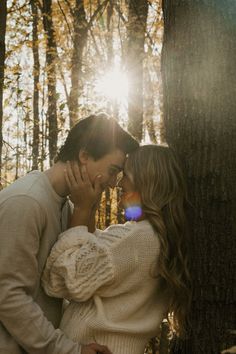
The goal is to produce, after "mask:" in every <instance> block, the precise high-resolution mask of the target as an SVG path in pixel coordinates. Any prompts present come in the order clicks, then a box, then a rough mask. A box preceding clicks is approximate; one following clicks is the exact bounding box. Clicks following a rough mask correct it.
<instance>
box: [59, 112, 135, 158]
mask: <svg viewBox="0 0 236 354" xmlns="http://www.w3.org/2000/svg"><path fill="white" fill-rule="evenodd" d="M138 146H139V143H138V142H137V140H135V139H134V138H133V137H132V136H131V135H130V134H129V133H127V132H126V131H125V130H124V129H122V128H121V127H120V125H119V124H118V122H117V121H116V120H115V119H114V118H110V117H108V116H107V115H106V114H104V113H100V114H98V115H90V116H89V117H87V118H84V119H82V120H80V121H79V122H78V123H77V124H76V125H75V126H74V127H73V128H72V129H71V130H70V131H69V134H68V136H67V138H66V141H65V143H64V144H63V145H62V147H61V148H60V150H59V152H58V154H57V156H56V157H55V162H57V161H62V162H66V161H72V160H77V159H78V154H79V151H80V150H81V149H84V150H85V151H87V153H88V154H89V155H90V156H91V157H92V158H93V159H94V160H99V159H100V158H102V157H103V156H105V155H106V154H108V153H110V152H111V151H112V150H114V149H119V150H121V151H123V152H124V153H125V154H127V153H129V152H131V151H133V150H135V149H137V148H138Z"/></svg>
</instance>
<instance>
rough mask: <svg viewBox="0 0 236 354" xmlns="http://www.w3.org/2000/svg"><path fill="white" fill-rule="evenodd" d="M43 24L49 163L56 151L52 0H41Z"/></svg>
mask: <svg viewBox="0 0 236 354" xmlns="http://www.w3.org/2000/svg"><path fill="white" fill-rule="evenodd" d="M43 26H44V31H45V33H46V36H47V49H46V62H47V86H48V111H47V119H48V123H49V124H48V126H49V132H48V139H49V158H50V164H52V162H53V159H54V157H55V155H56V152H57V136H58V126H57V91H56V83H57V78H56V58H57V46H56V40H55V33H54V26H53V21H52V0H43Z"/></svg>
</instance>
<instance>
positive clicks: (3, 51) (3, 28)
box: [0, 0, 7, 189]
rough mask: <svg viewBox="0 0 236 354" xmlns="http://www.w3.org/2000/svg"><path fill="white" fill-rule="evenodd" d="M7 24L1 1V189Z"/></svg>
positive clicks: (2, 0) (4, 8)
mask: <svg viewBox="0 0 236 354" xmlns="http://www.w3.org/2000/svg"><path fill="white" fill-rule="evenodd" d="M6 24H7V0H1V1H0V189H1V172H2V146H3V136H2V125H3V83H4V63H5V55H6V47H5V35H6Z"/></svg>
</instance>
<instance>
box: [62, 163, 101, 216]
mask: <svg viewBox="0 0 236 354" xmlns="http://www.w3.org/2000/svg"><path fill="white" fill-rule="evenodd" d="M65 178H66V182H67V185H68V188H69V191H70V199H71V201H72V202H73V203H74V205H75V207H78V208H79V209H83V210H84V209H90V210H91V209H93V208H95V207H96V205H98V203H99V201H100V198H101V193H102V188H101V182H100V180H101V176H100V175H98V176H97V177H96V179H95V182H94V185H93V184H92V183H91V181H90V179H89V176H88V172H87V169H86V167H85V166H82V167H81V169H80V168H79V166H78V164H77V163H72V162H69V161H68V162H67V168H66V170H65Z"/></svg>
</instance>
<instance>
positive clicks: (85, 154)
mask: <svg viewBox="0 0 236 354" xmlns="http://www.w3.org/2000/svg"><path fill="white" fill-rule="evenodd" d="M88 159H89V154H88V152H87V151H86V150H84V149H80V151H79V162H80V163H81V165H87V162H88Z"/></svg>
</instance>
